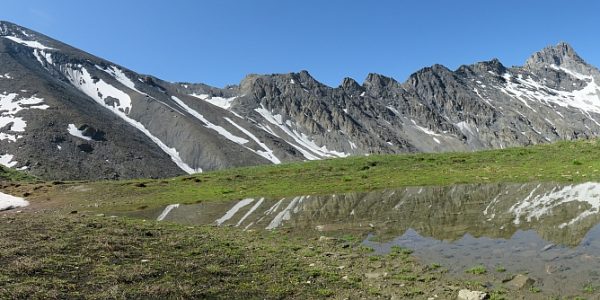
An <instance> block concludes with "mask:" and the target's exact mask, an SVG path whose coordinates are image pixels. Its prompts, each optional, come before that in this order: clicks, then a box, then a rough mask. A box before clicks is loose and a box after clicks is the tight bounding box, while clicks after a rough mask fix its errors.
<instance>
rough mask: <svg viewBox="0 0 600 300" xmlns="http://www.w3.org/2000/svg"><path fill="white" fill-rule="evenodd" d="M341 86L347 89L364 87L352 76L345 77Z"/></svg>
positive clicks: (352, 89)
mask: <svg viewBox="0 0 600 300" xmlns="http://www.w3.org/2000/svg"><path fill="white" fill-rule="evenodd" d="M341 88H342V89H344V90H346V91H357V90H362V87H361V86H360V84H358V82H356V80H354V79H352V78H350V77H346V78H344V80H343V81H342V85H341Z"/></svg>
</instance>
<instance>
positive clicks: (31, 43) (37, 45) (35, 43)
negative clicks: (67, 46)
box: [3, 36, 54, 50]
mask: <svg viewBox="0 0 600 300" xmlns="http://www.w3.org/2000/svg"><path fill="white" fill-rule="evenodd" d="M3 38H5V39H9V40H11V41H13V42H17V43H19V44H21V45H24V46H27V47H29V48H35V49H40V50H54V48H50V47H46V46H44V45H43V44H42V43H40V42H38V41H26V40H23V39H21V38H18V37H16V36H3Z"/></svg>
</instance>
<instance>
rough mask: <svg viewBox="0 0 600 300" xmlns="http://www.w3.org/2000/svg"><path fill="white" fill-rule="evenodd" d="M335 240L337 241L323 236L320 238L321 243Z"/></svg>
mask: <svg viewBox="0 0 600 300" xmlns="http://www.w3.org/2000/svg"><path fill="white" fill-rule="evenodd" d="M335 240H336V238H333V237H329V236H324V235H322V236H320V237H319V241H320V242H324V241H335Z"/></svg>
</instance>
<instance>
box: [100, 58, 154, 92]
mask: <svg viewBox="0 0 600 300" xmlns="http://www.w3.org/2000/svg"><path fill="white" fill-rule="evenodd" d="M96 68H97V69H98V70H101V71H104V72H106V73H107V74H109V75H110V76H112V77H113V78H114V79H116V80H117V81H118V82H120V83H121V84H122V85H124V86H126V87H127V88H129V89H131V90H133V91H136V92H138V93H139V94H142V95H144V96H147V95H148V94H146V93H144V92H142V91H140V90H138V89H137V88H135V83H134V82H133V81H131V79H129V77H127V75H125V73H124V72H123V71H122V70H121V69H119V68H117V67H116V66H110V67H108V68H106V69H104V68H102V67H100V66H98V65H96Z"/></svg>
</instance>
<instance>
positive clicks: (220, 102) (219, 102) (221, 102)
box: [190, 93, 237, 110]
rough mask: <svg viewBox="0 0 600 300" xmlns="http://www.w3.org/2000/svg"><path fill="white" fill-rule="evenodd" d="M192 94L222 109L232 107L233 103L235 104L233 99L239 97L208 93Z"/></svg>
mask: <svg viewBox="0 0 600 300" xmlns="http://www.w3.org/2000/svg"><path fill="white" fill-rule="evenodd" d="M190 96H193V97H196V98H198V99H200V100H204V101H206V102H208V103H210V104H212V105H215V106H218V107H220V108H222V109H227V110H228V109H230V108H231V105H233V101H234V100H235V99H236V98H237V97H231V98H222V97H212V96H210V95H207V94H196V93H193V94H190Z"/></svg>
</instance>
